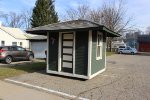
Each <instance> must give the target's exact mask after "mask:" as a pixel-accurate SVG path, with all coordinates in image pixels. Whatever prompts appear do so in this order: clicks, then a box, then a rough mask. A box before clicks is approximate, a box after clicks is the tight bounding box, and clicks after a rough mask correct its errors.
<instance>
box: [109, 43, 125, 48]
mask: <svg viewBox="0 0 150 100" xmlns="http://www.w3.org/2000/svg"><path fill="white" fill-rule="evenodd" d="M119 46H126V44H125V43H124V42H123V41H113V42H112V48H118V47H119Z"/></svg>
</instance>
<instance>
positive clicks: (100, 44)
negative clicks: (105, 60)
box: [96, 32, 103, 60]
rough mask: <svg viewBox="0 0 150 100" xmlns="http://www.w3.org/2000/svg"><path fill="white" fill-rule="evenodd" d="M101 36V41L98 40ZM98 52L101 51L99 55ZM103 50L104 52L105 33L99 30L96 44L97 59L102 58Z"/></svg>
mask: <svg viewBox="0 0 150 100" xmlns="http://www.w3.org/2000/svg"><path fill="white" fill-rule="evenodd" d="M98 35H100V36H101V39H100V41H98V39H99V36H98ZM98 42H99V43H98ZM98 47H100V49H99V51H98ZM98 52H99V54H100V55H99V56H98ZM102 52H103V34H102V33H100V32H97V44H96V60H100V59H102Z"/></svg>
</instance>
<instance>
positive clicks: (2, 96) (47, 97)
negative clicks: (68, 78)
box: [0, 81, 65, 100]
mask: <svg viewBox="0 0 150 100" xmlns="http://www.w3.org/2000/svg"><path fill="white" fill-rule="evenodd" d="M0 100H65V99H64V98H62V97H58V96H55V95H53V94H49V93H45V92H41V91H37V90H34V89H29V88H25V87H22V86H17V85H14V84H10V83H7V82H4V81H0Z"/></svg>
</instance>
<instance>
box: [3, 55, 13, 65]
mask: <svg viewBox="0 0 150 100" xmlns="http://www.w3.org/2000/svg"><path fill="white" fill-rule="evenodd" d="M11 62H12V57H11V56H7V57H6V58H5V63H6V64H10V63H11Z"/></svg>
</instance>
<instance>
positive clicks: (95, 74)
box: [89, 67, 106, 79]
mask: <svg viewBox="0 0 150 100" xmlns="http://www.w3.org/2000/svg"><path fill="white" fill-rule="evenodd" d="M105 70H106V67H105V68H104V69H102V70H100V71H98V72H96V73H94V74H93V75H91V76H90V77H89V79H91V78H93V77H95V76H97V75H98V74H100V73H102V72H104V71H105Z"/></svg>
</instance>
